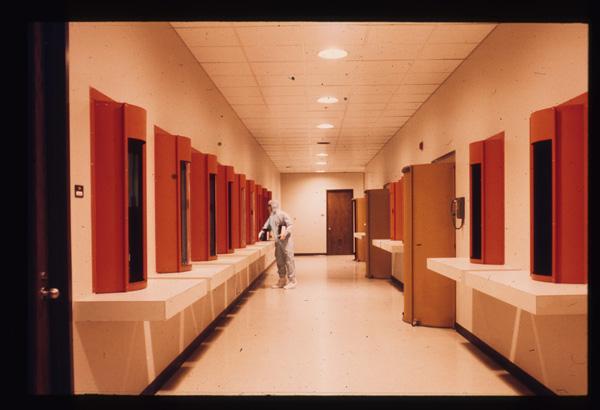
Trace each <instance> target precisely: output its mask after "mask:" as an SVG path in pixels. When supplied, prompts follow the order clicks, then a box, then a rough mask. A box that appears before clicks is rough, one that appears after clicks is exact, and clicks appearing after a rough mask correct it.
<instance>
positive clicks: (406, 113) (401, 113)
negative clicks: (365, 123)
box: [382, 108, 416, 117]
mask: <svg viewBox="0 0 600 410" xmlns="http://www.w3.org/2000/svg"><path fill="white" fill-rule="evenodd" d="M415 111H416V110H404V109H400V110H391V109H389V108H388V109H386V110H385V111H383V115H382V116H383V117H410V116H411V115H413V114H414V113H415Z"/></svg>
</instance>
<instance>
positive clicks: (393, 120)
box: [377, 116, 409, 127]
mask: <svg viewBox="0 0 600 410" xmlns="http://www.w3.org/2000/svg"><path fill="white" fill-rule="evenodd" d="M408 118H409V117H408V116H407V117H381V118H379V119H378V120H377V126H379V127H401V126H402V125H404V123H405V122H406V121H408Z"/></svg>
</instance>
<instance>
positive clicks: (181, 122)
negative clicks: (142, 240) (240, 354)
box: [68, 23, 280, 393]
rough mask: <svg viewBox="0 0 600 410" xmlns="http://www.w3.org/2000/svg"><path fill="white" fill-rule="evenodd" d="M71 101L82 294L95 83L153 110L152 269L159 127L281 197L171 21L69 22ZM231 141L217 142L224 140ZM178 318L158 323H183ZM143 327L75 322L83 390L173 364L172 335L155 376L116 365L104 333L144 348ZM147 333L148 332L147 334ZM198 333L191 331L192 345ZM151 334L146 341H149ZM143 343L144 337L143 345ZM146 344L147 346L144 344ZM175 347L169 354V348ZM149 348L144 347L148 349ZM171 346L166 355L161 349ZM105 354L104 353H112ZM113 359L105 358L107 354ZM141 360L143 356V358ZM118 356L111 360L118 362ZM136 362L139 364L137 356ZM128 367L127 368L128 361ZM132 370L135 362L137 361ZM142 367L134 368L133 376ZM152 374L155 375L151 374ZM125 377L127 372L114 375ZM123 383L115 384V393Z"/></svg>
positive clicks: (75, 256) (87, 261)
mask: <svg viewBox="0 0 600 410" xmlns="http://www.w3.org/2000/svg"><path fill="white" fill-rule="evenodd" d="M68 57H69V107H70V112H69V114H70V137H71V140H70V149H71V152H70V171H71V181H70V182H71V184H72V185H74V184H81V185H83V186H84V187H85V192H86V196H85V198H83V199H73V200H72V201H71V246H72V252H71V254H72V272H73V297H74V299H76V298H78V297H81V296H84V295H86V294H90V293H91V292H92V265H91V262H92V261H91V254H92V249H91V202H90V192H91V187H90V120H89V115H90V113H89V104H90V102H89V88H90V87H93V88H96V89H97V90H98V91H100V92H102V93H104V94H106V95H107V96H109V97H110V98H112V99H114V100H116V101H119V102H126V103H129V104H133V105H137V106H140V107H142V108H144V109H145V110H146V111H147V114H148V115H147V133H148V134H147V135H148V138H147V148H146V149H147V176H148V178H147V186H146V188H147V198H148V203H147V210H148V212H147V228H148V238H147V240H148V243H147V251H148V271H149V272H153V271H155V270H156V259H155V229H154V218H155V214H154V178H153V175H154V134H153V127H154V125H157V126H159V127H161V128H163V129H164V130H166V131H168V132H170V133H173V134H178V135H184V136H188V137H190V138H191V140H192V147H194V148H196V149H198V150H200V151H202V152H205V153H211V154H216V155H217V157H218V160H219V162H221V163H223V164H227V165H233V166H234V168H235V170H236V172H238V173H243V174H245V175H246V176H247V178H250V179H254V180H256V182H257V183H259V184H261V185H263V186H266V187H267V188H269V189H270V190H271V191H273V195H274V196H276V197H277V196H279V192H280V174H279V172H278V170H277V169H276V168H275V166H274V164H273V163H272V162H271V160H270V159H269V158H268V157H267V155H266V153H265V152H264V150H263V149H262V147H261V146H260V145H259V144H258V143H257V142H256V140H255V139H254V138H253V137H252V136H251V134H250V132H249V131H248V130H247V129H246V128H245V126H244V125H243V124H242V122H241V121H240V120H239V118H238V117H237V115H236V114H235V113H234V111H233V110H232V109H231V107H230V106H229V104H228V103H227V101H226V100H225V98H224V97H223V96H222V95H221V94H220V92H219V91H218V89H217V87H216V86H215V85H214V84H213V83H212V81H211V80H210V79H209V77H208V76H207V74H206V73H205V72H204V71H203V69H202V68H201V66H200V64H198V62H197V61H196V59H195V58H194V57H193V55H192V54H191V53H190V51H189V50H188V48H187V47H186V46H185V44H184V43H183V42H182V40H181V39H180V38H179V36H178V35H177V33H176V32H175V31H174V30H173V29H172V28H171V26H170V25H169V24H168V23H133V24H128V23H70V24H69V56H68ZM218 142H221V143H222V145H221V146H218V145H217V143H218ZM178 320H179V318H177V319H175V318H173V319H172V320H170V321H168V323H163V324H152V326H155V327H157V328H158V327H161V326H167V327H168V326H170V324H171V323H179V322H178ZM144 326H145V325H144V324H143V323H112V324H106V323H103V324H101V323H86V324H85V325H83V324H77V326H74V335H73V337H74V347H73V355H74V376H75V378H74V379H75V391H76V392H95V391H100V392H102V391H106V389H104V387H103V383H102V380H104V379H103V378H102V377H100V376H99V374H102V375H106V374H108V375H110V374H111V373H112V374H115V375H117V374H119V375H123V377H126V378H127V383H125V379H123V380H122V381H123V383H124V384H120V382H119V383H117V385H119V386H118V389H120V390H119V391H121V392H129V393H139V392H140V391H141V389H143V388H144V387H145V386H146V384H147V383H149V381H151V380H152V378H153V377H155V376H156V375H157V374H158V373H159V372H160V370H162V368H163V367H164V366H165V365H166V364H168V363H169V362H170V361H171V360H173V358H174V356H173V354H172V353H173V352H175V351H177V348H176V347H173V346H170V345H168V343H169V342H168V341H167V340H168V339H165V340H163V342H162V343H163V346H167V345H168V348H167V347H165V349H163V350H157V351H156V352H155V354H157V355H158V356H157V357H156V358H155V360H154V370H155V372H152V374H151V375H150V376H152V377H150V378H148V376H147V375H145V374H140V373H139V371H135V372H134V371H133V370H131V369H134V367H135V366H136V362H135V360H137V359H131V357H129V358H125V359H126V360H125V359H123V360H125V361H123V360H121V359H118V358H117V359H116V361H115V363H114V364H115V366H114V367H110V366H109V367H107V366H108V365H107V359H106V358H105V357H104V356H106V349H109V347H107V346H103V344H102V340H103V339H102V338H99V337H97V336H98V333H102V334H105V335H108V334H110V337H109V338H108V339H110V340H123V341H124V342H125V343H126V345H127V346H129V347H130V348H131V347H132V346H135V347H136V349H137V348H138V345H139V343H138V342H139V336H140V334H142V333H143V332H142V330H143V329H145V327H144ZM140 332H142V333H140ZM191 338H192V335H191V334H190V335H187V336H186V342H189V341H190V340H191ZM142 339H143V338H142ZM140 343H141V342H140ZM142 349H143V344H142ZM169 349H170V350H169ZM142 352H143V350H142ZM161 352H162V353H161ZM103 355H104V356H103ZM103 357H104V358H103ZM136 357H137V356H136ZM111 360H112V359H111ZM132 360H133V361H132ZM125 362H126V363H127V366H129V367H127V369H129V370H127V371H126V372H125V373H123V372H124V371H125V370H126V369H123V368H120V367H119V366H118V364H119V363H121V364H122V363H125ZM132 366H133V367H132ZM130 372H133V373H130ZM149 374H150V373H149ZM118 380H121V379H119V378H116V379H114V381H118ZM109 384H110V383H109ZM116 388H117V387H115V386H113V385H111V387H110V388H108V390H110V391H113V389H116Z"/></svg>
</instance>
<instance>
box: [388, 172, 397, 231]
mask: <svg viewBox="0 0 600 410" xmlns="http://www.w3.org/2000/svg"><path fill="white" fill-rule="evenodd" d="M387 190H388V191H389V201H390V239H391V240H396V184H395V183H394V182H390V183H389V184H388V186H387Z"/></svg>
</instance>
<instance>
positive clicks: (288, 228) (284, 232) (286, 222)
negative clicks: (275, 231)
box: [280, 212, 294, 240]
mask: <svg viewBox="0 0 600 410" xmlns="http://www.w3.org/2000/svg"><path fill="white" fill-rule="evenodd" d="M282 216H283V224H282V225H283V227H282V229H281V236H280V238H281V239H282V240H283V239H285V238H286V237H287V236H288V235H289V234H291V233H292V225H293V224H294V223H293V222H292V218H290V216H289V215H288V214H286V213H284V212H282Z"/></svg>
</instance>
